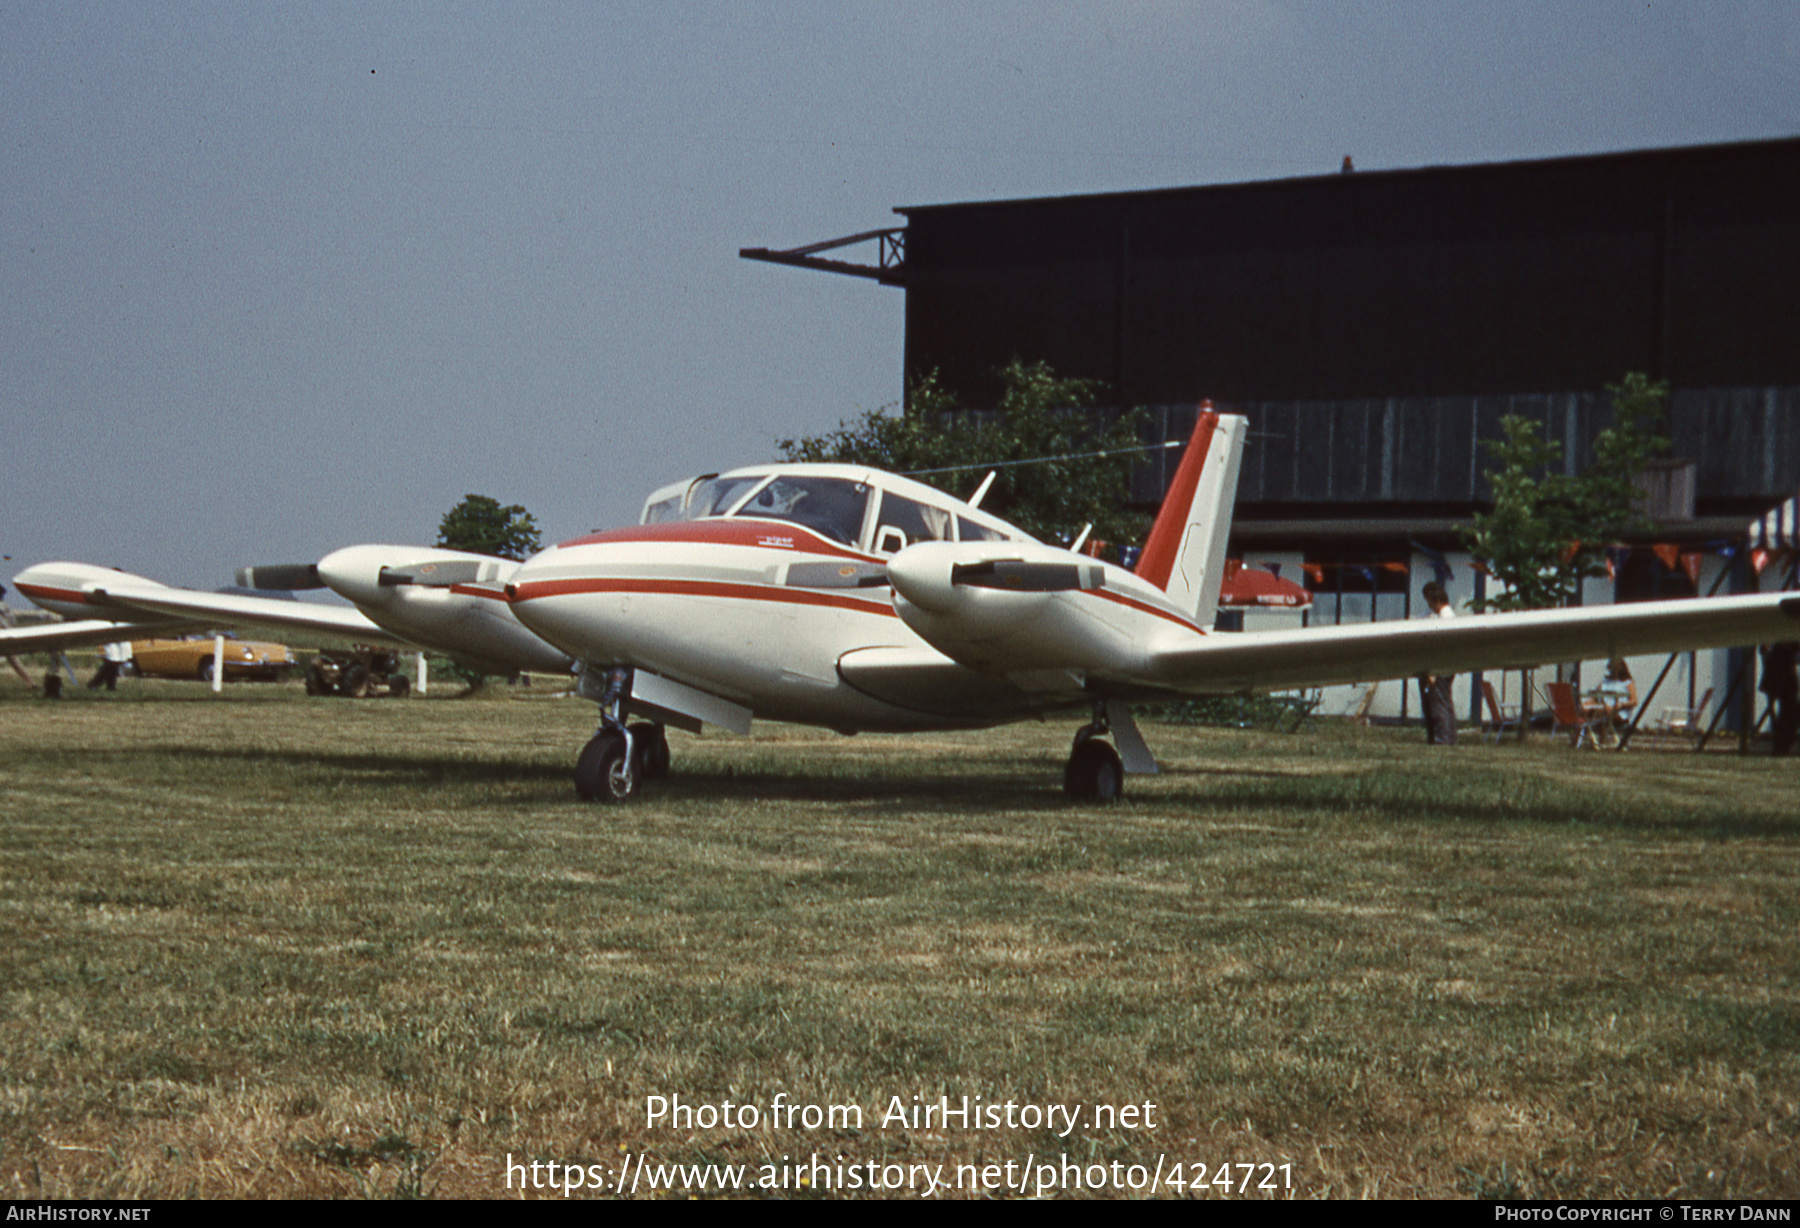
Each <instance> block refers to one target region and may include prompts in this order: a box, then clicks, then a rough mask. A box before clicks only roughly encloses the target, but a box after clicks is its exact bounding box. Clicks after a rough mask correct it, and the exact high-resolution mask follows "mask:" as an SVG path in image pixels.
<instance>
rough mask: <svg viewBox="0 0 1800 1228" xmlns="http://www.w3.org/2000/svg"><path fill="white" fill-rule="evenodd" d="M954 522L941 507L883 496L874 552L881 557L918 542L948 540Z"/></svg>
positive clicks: (896, 496)
mask: <svg viewBox="0 0 1800 1228" xmlns="http://www.w3.org/2000/svg"><path fill="white" fill-rule="evenodd" d="M951 519H952V517H951V515H950V513H949V512H946V511H944V510H943V509H942V508H937V507H932V506H930V505H929V504H925V503H919V502H916V501H914V500H912V499H905V498H902V497H901V496H899V495H896V494H892V493H884V494H883V495H882V496H881V527H880V528H879V529H877V530H876V532H875V549H876V551H877V552H878V553H881V554H896V553H898V552H899V551H901V550H904V549H906V547H908V546H911V545H913V544H915V543H917V542H943V541H949V540H950V522H951Z"/></svg>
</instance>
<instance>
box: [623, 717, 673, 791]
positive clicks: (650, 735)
mask: <svg viewBox="0 0 1800 1228" xmlns="http://www.w3.org/2000/svg"><path fill="white" fill-rule="evenodd" d="M631 744H632V746H633V747H634V748H635V750H636V752H637V757H638V764H639V767H640V770H641V771H642V773H643V777H644V779H645V780H661V779H663V778H664V777H665V776H667V775H668V774H669V736H668V734H667V733H666V732H665V731H664V730H663V727H662V726H661V725H657V724H653V723H651V722H650V721H638V722H636V723H635V724H633V725H632V726H631Z"/></svg>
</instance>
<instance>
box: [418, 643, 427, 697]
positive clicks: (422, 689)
mask: <svg viewBox="0 0 1800 1228" xmlns="http://www.w3.org/2000/svg"><path fill="white" fill-rule="evenodd" d="M426 681H427V679H426V674H425V654H424V653H420V654H419V694H421V695H423V694H424V693H425V684H426Z"/></svg>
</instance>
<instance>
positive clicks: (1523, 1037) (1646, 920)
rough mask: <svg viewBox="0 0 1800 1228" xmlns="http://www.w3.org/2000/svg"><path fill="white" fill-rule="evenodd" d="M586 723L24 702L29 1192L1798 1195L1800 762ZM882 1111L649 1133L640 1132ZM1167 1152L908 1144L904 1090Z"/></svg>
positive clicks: (14, 1175)
mask: <svg viewBox="0 0 1800 1228" xmlns="http://www.w3.org/2000/svg"><path fill="white" fill-rule="evenodd" d="M592 723H593V718H592V713H591V710H590V709H589V707H588V706H587V705H585V704H581V703H578V702H577V701H573V700H554V699H545V698H540V697H536V696H534V697H533V698H532V699H531V700H530V701H525V700H523V699H522V698H511V697H508V696H506V695H504V694H501V695H497V696H494V697H491V698H487V699H475V700H459V701H458V700H447V699H446V700H439V699H437V698H435V697H434V698H433V699H431V700H429V701H418V700H413V701H407V702H368V703H361V704H351V703H344V702H342V701H307V700H306V699H304V697H302V696H301V695H300V694H299V692H298V688H297V687H233V688H228V690H227V692H226V695H225V696H224V697H223V698H222V699H214V698H212V697H210V696H207V695H204V694H203V693H202V692H201V691H200V689H199V688H198V687H193V686H183V685H182V684H177V683H170V684H161V685H157V684H135V685H134V686H133V687H132V689H131V690H130V692H129V693H127V692H121V693H120V695H118V696H114V697H93V696H88V695H85V694H83V695H80V696H76V697H73V698H72V699H70V700H69V701H66V702H64V703H62V704H60V705H55V704H46V703H42V702H38V701H35V700H32V699H30V698H28V697H25V696H24V695H22V694H20V693H18V691H16V690H15V691H0V882H3V884H4V890H0V927H4V928H3V931H0V932H3V933H4V936H5V938H6V942H5V945H4V952H3V953H0V967H3V968H4V976H3V977H0V1070H3V1071H4V1074H0V1183H3V1185H4V1190H5V1192H6V1193H7V1194H9V1195H12V1196H22V1197H40V1196H46V1195H49V1196H56V1195H77V1196H183V1195H209V1196H211V1195H262V1194H290V1195H310V1194H348V1195H379V1196H388V1195H414V1194H442V1195H475V1196H493V1195H501V1194H504V1193H505V1188H504V1187H505V1172H504V1165H505V1157H506V1156H507V1155H509V1154H510V1155H512V1156H513V1157H514V1159H515V1160H519V1159H524V1158H527V1157H529V1158H534V1159H540V1160H548V1159H554V1160H556V1161H558V1162H559V1163H565V1164H566V1163H574V1164H584V1165H585V1164H614V1165H616V1164H617V1163H618V1162H619V1161H620V1159H621V1158H622V1157H625V1156H631V1155H636V1154H639V1153H651V1154H654V1155H656V1156H657V1157H660V1158H663V1159H668V1160H698V1161H706V1160H721V1161H737V1162H747V1163H752V1164H755V1163H760V1162H763V1161H764V1160H765V1159H773V1160H775V1161H777V1162H778V1161H779V1160H780V1158H781V1157H782V1156H784V1155H786V1156H790V1157H799V1156H805V1155H808V1154H810V1153H813V1152H817V1153H820V1154H821V1155H824V1156H826V1157H831V1156H835V1155H839V1154H842V1155H844V1156H846V1157H847V1158H850V1159H861V1160H870V1159H875V1160H883V1161H906V1162H914V1163H918V1162H939V1161H941V1162H945V1163H949V1164H955V1163H958V1162H975V1161H977V1160H979V1161H981V1162H989V1161H993V1162H1004V1161H1006V1160H1015V1161H1018V1160H1023V1159H1025V1158H1026V1157H1027V1156H1029V1155H1036V1156H1037V1157H1038V1158H1039V1159H1040V1160H1042V1159H1043V1158H1045V1157H1050V1156H1056V1155H1060V1154H1062V1153H1064V1152H1067V1153H1068V1154H1069V1155H1070V1156H1071V1157H1072V1158H1075V1159H1078V1160H1080V1161H1081V1162H1083V1163H1087V1162H1090V1161H1095V1162H1098V1161H1111V1160H1114V1159H1117V1160H1120V1161H1124V1162H1142V1163H1146V1164H1150V1165H1154V1164H1155V1163H1156V1159H1157V1157H1158V1156H1165V1157H1167V1158H1168V1159H1169V1160H1171V1161H1181V1162H1182V1163H1184V1164H1194V1163H1200V1162H1205V1163H1207V1164H1209V1165H1211V1166H1215V1167H1216V1166H1217V1165H1218V1164H1219V1163H1221V1162H1225V1161H1231V1162H1234V1163H1248V1162H1269V1163H1274V1164H1280V1163H1291V1164H1292V1165H1293V1169H1292V1173H1293V1191H1292V1192H1293V1193H1294V1194H1297V1195H1301V1196H1309V1195H1358V1194H1379V1195H1390V1196H1415V1195H1451V1196H1457V1195H1461V1196H1470V1195H1483V1194H1489V1195H1491V1194H1514V1195H1552V1194H1559V1195H1624V1196H1642V1195H1663V1194H1671V1193H1679V1194H1682V1195H1684V1196H1688V1197H1736V1198H1741V1197H1756V1196H1783V1197H1793V1196H1795V1195H1796V1194H1797V1193H1800V1176H1797V1175H1796V1174H1797V1158H1796V1136H1797V1134H1800V1124H1797V1123H1800V1111H1797V1103H1800V998H1797V995H1796V986H1797V984H1800V982H1797V979H1796V972H1797V970H1800V926H1797V925H1796V921H1797V920H1800V917H1797V916H1796V913H1797V912H1800V905H1797V904H1796V903H1795V898H1794V893H1793V891H1792V883H1793V882H1794V881H1795V878H1796V874H1797V872H1800V820H1797V818H1796V815H1795V813H1794V812H1795V807H1794V805H1793V800H1792V799H1793V796H1794V786H1795V783H1796V776H1795V769H1794V767H1793V766H1792V765H1791V764H1788V763H1774V762H1770V761H1767V760H1756V759H1750V760H1740V759H1738V758H1736V757H1733V756H1705V757H1701V758H1689V757H1683V756H1675V755H1649V754H1644V755H1640V754H1637V753H1635V752H1633V753H1631V754H1627V755H1623V756H1619V755H1596V754H1589V753H1584V754H1579V755H1577V754H1572V753H1570V752H1567V751H1566V750H1563V749H1561V748H1559V747H1555V746H1552V745H1550V744H1549V743H1548V742H1547V741H1542V740H1540V741H1537V742H1534V743H1531V744H1528V745H1526V746H1524V747H1518V746H1506V747H1502V748H1498V749H1493V748H1486V747H1479V746H1465V747H1462V748H1460V749H1458V750H1457V751H1455V752H1453V753H1448V754H1446V753H1444V752H1441V751H1440V752H1433V751H1431V750H1429V749H1428V748H1426V747H1424V746H1421V745H1417V744H1416V741H1417V734H1416V733H1405V734H1401V733H1394V732H1384V731H1379V730H1356V729H1349V728H1324V729H1321V730H1319V731H1318V732H1316V733H1313V734H1307V735H1300V736H1297V737H1277V736H1261V735H1255V734H1235V733H1221V732H1216V731H1207V730H1194V729H1182V728H1156V729H1152V730H1149V731H1147V732H1148V734H1149V738H1150V741H1151V743H1152V745H1153V746H1154V747H1155V748H1156V749H1157V751H1158V753H1159V755H1160V756H1161V757H1162V758H1163V760H1164V762H1165V765H1166V767H1167V768H1168V770H1167V771H1166V772H1165V774H1164V775H1162V776H1160V777H1157V778H1154V779H1150V780H1142V781H1137V780H1134V781H1133V786H1134V787H1133V790H1132V793H1131V797H1130V799H1129V800H1128V801H1127V803H1126V804H1124V805H1122V806H1118V807H1114V808H1111V809H1105V810H1093V809H1083V808H1079V807H1075V806H1071V805H1070V804H1068V803H1067V802H1066V801H1065V800H1064V799H1063V797H1062V796H1061V792H1060V787H1059V786H1060V777H1061V760H1062V756H1063V755H1064V754H1065V753H1066V748H1067V739H1068V732H1069V731H1068V730H1067V729H1065V728H1063V727H1062V726H1061V725H1059V724H1050V725H1045V726H1023V727H1019V728H1015V729H1010V730H1002V731H995V732H993V733H985V734H968V735H961V734H959V735H955V736H938V737H924V738H897V737H896V738H890V737H869V736H864V737H858V738H855V739H850V740H845V739H841V738H837V737H835V736H833V735H825V734H818V733H814V732H812V731H807V730H798V729H789V728H783V727H770V728H763V727H759V728H758V730H757V731H756V734H755V735H754V736H752V737H750V738H744V739H739V738H729V737H712V736H708V737H705V738H699V739H693V738H687V737H684V736H681V735H676V736H675V737H674V738H673V739H672V740H673V742H674V752H675V765H676V767H675V770H676V775H675V777H674V779H672V780H671V781H670V782H668V783H667V784H666V785H665V786H664V787H662V788H659V789H656V790H654V791H652V792H650V793H648V794H647V795H646V796H645V797H644V798H643V800H642V804H634V805H633V806H631V807H628V808H625V809H623V810H600V809H596V808H593V807H586V806H582V805H580V804H578V803H576V802H575V800H574V797H573V790H572V788H571V786H570V783H569V765H570V763H571V761H572V759H573V756H574V753H575V750H576V748H577V747H578V745H579V743H580V742H581V740H582V739H583V738H584V737H585V736H586V734H587V733H588V732H589V730H590V727H591V725H592ZM677 1093H679V1094H680V1095H681V1096H682V1097H683V1098H685V1099H687V1100H689V1101H690V1102H715V1103H716V1102H721V1101H723V1100H725V1099H731V1100H733V1101H734V1102H736V1103H739V1104H744V1103H750V1104H756V1105H760V1106H764V1107H765V1108H766V1106H768V1105H769V1104H770V1103H771V1102H772V1101H773V1100H774V1098H775V1096H776V1095H777V1094H779V1093H785V1094H786V1096H787V1097H788V1098H789V1099H790V1100H797V1101H800V1102H802V1103H815V1104H857V1105H860V1106H861V1107H862V1108H863V1110H864V1112H865V1117H866V1121H865V1126H864V1128H863V1129H861V1130H860V1131H845V1130H842V1129H838V1130H829V1129H819V1130H814V1131H795V1132H780V1131H776V1130H772V1129H770V1128H769V1127H768V1125H767V1124H766V1123H764V1124H762V1125H761V1126H759V1127H758V1128H755V1129H725V1128H719V1129H713V1130H682V1131H672V1130H668V1129H651V1128H649V1127H647V1126H646V1124H645V1111H644V1109H645V1098H646V1097H647V1096H650V1095H665V1096H669V1095H674V1094H677ZM915 1095H918V1096H922V1097H924V1098H927V1099H930V1100H934V1101H935V1099H936V1098H937V1097H938V1096H940V1095H948V1096H951V1097H953V1098H956V1097H961V1096H963V1095H969V1096H972V1097H982V1098H984V1099H988V1100H996V1101H1002V1102H1003V1101H1005V1100H1008V1099H1011V1100H1014V1101H1037V1102H1046V1101H1054V1102H1057V1103H1084V1104H1089V1105H1092V1104H1109V1105H1125V1104H1138V1103H1142V1102H1145V1101H1149V1102H1154V1103H1155V1104H1156V1105H1157V1106H1158V1109H1157V1125H1156V1128H1155V1129H1153V1130H1146V1129H1140V1130H1129V1129H1121V1128H1113V1129H1098V1130H1096V1129H1092V1128H1088V1127H1084V1128H1081V1129H1078V1130H1077V1131H1076V1132H1075V1133H1074V1134H1073V1135H1072V1136H1071V1137H1070V1138H1068V1139H1066V1140H1065V1139H1058V1138H1056V1137H1055V1136H1054V1135H1052V1134H1048V1133H1046V1132H1045V1131H1042V1130H1038V1131H1029V1130H1017V1131H1006V1130H997V1131H996V1130H956V1129H950V1130H944V1129H919V1130H912V1129H899V1128H892V1129H882V1128H880V1127H879V1125H878V1124H877V1123H878V1119H879V1116H880V1113H881V1110H882V1108H883V1107H884V1106H885V1105H886V1104H887V1103H888V1101H889V1099H890V1098H891V1097H893V1096H899V1097H901V1098H902V1099H903V1100H904V1101H907V1102H910V1101H911V1099H912V1097H913V1096H915Z"/></svg>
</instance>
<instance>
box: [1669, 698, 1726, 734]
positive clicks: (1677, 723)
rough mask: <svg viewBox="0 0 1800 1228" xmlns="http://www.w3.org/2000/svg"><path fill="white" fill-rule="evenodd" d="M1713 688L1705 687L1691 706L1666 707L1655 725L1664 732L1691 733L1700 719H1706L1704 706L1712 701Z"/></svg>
mask: <svg viewBox="0 0 1800 1228" xmlns="http://www.w3.org/2000/svg"><path fill="white" fill-rule="evenodd" d="M1712 697H1713V689H1712V688H1711V687H1707V688H1706V693H1705V694H1704V695H1702V696H1701V697H1700V702H1699V703H1698V704H1697V705H1695V706H1694V707H1692V708H1676V707H1672V706H1671V707H1667V708H1664V709H1663V710H1662V715H1661V716H1660V717H1658V718H1657V720H1656V727H1657V728H1658V729H1660V730H1662V731H1663V732H1664V733H1682V734H1692V733H1693V732H1694V730H1695V728H1696V727H1697V726H1698V725H1699V724H1700V722H1701V721H1703V720H1705V719H1706V706H1707V705H1708V704H1710V703H1711V702H1712Z"/></svg>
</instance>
